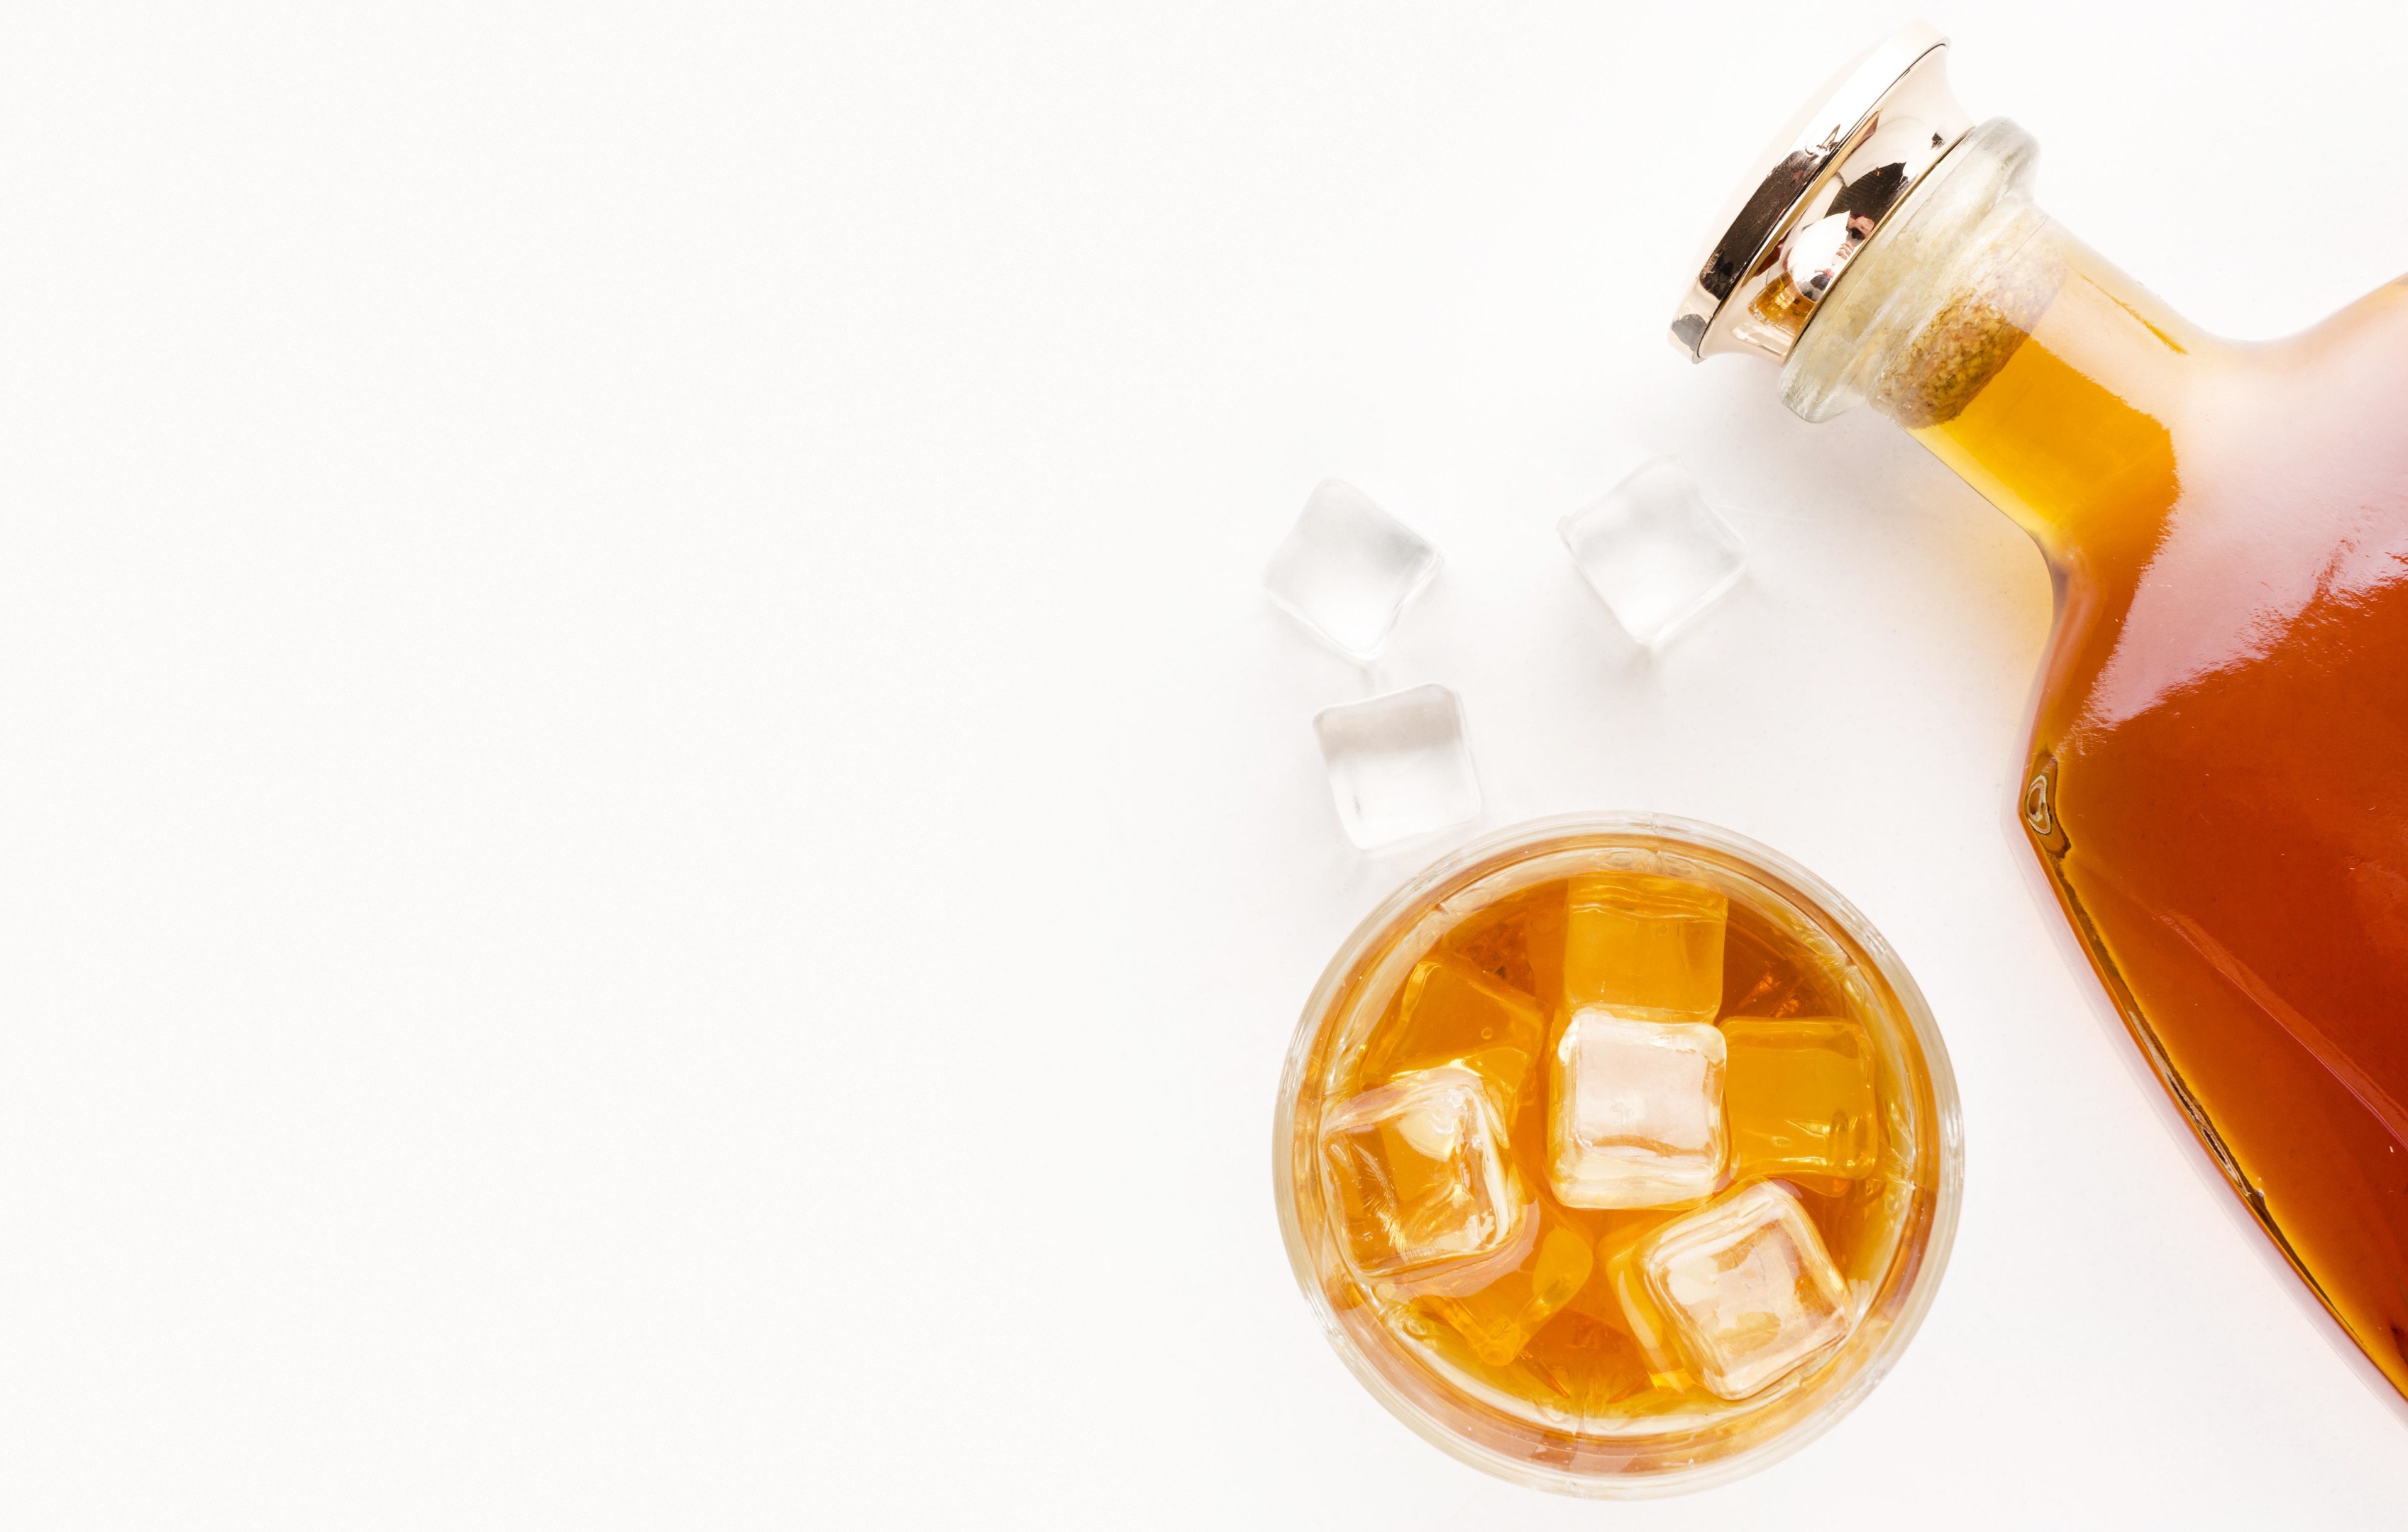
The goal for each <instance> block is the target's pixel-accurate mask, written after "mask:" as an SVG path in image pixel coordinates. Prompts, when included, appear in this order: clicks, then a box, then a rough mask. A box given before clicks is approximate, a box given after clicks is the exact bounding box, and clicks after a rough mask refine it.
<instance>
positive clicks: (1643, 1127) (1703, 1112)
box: [1547, 1007, 1726, 1208]
mask: <svg viewBox="0 0 2408 1532" xmlns="http://www.w3.org/2000/svg"><path fill="white" fill-rule="evenodd" d="M1725 1153H1726V1136H1725V1133H1724V1129H1723V1035H1722V1033H1721V1032H1719V1031H1717V1030H1716V1029H1715V1028H1714V1027H1713V1026H1711V1025H1707V1024H1701V1023H1696V1022H1657V1021H1646V1020H1633V1019H1631V1018H1628V1017H1625V1016H1618V1015H1616V1014H1614V1013H1613V1011H1611V1010H1608V1009H1604V1008H1603V1007H1591V1008H1589V1009H1585V1010H1580V1011H1575V1012H1574V1013H1573V1014H1572V1018H1571V1020H1570V1022H1568V1023H1566V1024H1565V1025H1564V1032H1563V1036H1562V1037H1561V1038H1558V1039H1556V1043H1555V1055H1554V1057H1553V1059H1552V1060H1551V1061H1550V1063H1549V1070H1548V1088H1547V1179H1548V1181H1549V1183H1550V1184H1551V1185H1552V1186H1553V1187H1554V1189H1555V1198H1556V1200H1557V1201H1559V1202H1562V1203H1563V1204H1564V1205H1565V1206H1566V1207H1570V1208H1660V1207H1664V1206H1667V1205H1669V1204H1671V1203H1676V1202H1694V1201H1696V1200H1697V1199H1698V1198H1699V1197H1702V1196H1707V1195H1709V1194H1711V1193H1712V1192H1713V1189H1714V1188H1715V1187H1716V1186H1717V1185H1719V1184H1720V1183H1721V1181H1722V1173H1723V1160H1724V1156H1725Z"/></svg>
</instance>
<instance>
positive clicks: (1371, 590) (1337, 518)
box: [1263, 479, 1439, 660]
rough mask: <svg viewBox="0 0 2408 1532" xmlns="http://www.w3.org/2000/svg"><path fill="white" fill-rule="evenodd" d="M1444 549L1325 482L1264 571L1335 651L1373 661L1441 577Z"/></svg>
mask: <svg viewBox="0 0 2408 1532" xmlns="http://www.w3.org/2000/svg"><path fill="white" fill-rule="evenodd" d="M1438 566H1439V556H1438V550H1437V549H1435V548H1432V547H1431V546H1430V545H1429V544H1428V543H1426V542H1425V541H1423V540H1422V539H1421V537H1419V536H1417V535H1416V534H1415V533H1414V532H1413V530H1412V528H1411V527H1409V526H1406V525H1405V524H1404V523H1401V522H1399V521H1398V520H1397V519H1396V518H1395V517H1393V516H1391V515H1389V514H1388V513H1387V512H1386V511H1384V510H1382V509H1381V508H1379V507H1378V506H1377V505H1375V504H1373V503H1372V501H1371V498H1370V496H1369V495H1367V494H1364V493H1363V492H1362V491H1361V490H1358V489H1356V488H1355V486H1354V485H1352V484H1349V483H1346V482H1344V481H1342V480H1336V479H1325V480H1322V481H1321V483H1320V485H1319V486H1318V487H1317V488H1315V489H1314V490H1313V492H1312V498H1310V499H1308V500H1306V501H1305V503H1304V512H1303V514H1301V515H1299V516H1298V517H1297V519H1296V525H1295V526H1294V527H1292V528H1290V529H1289V531H1288V535H1287V537H1286V540H1284V541H1283V542H1282V543H1281V544H1280V545H1279V550H1278V551H1276V552H1274V553H1272V554H1271V562H1270V564H1269V566H1268V567H1266V568H1265V569H1264V570H1263V588H1264V589H1265V590H1267V591H1269V593H1270V596H1271V599H1272V600H1273V601H1275V602H1277V603H1279V606H1280V608H1281V609H1282V610H1283V611H1285V612H1286V613H1287V614H1288V615H1289V616H1291V617H1293V618H1295V619H1296V620H1297V622H1299V623H1303V624H1304V625H1305V627H1306V629H1307V630H1308V631H1310V632H1311V633H1312V635H1313V636H1314V637H1318V638H1320V639H1321V640H1322V641H1323V642H1324V643H1326V644H1327V645H1329V647H1330V648H1332V649H1335V650H1337V651H1339V652H1340V653H1341V654H1344V655H1347V656H1348V657H1350V658H1352V659H1356V660H1369V659H1370V658H1371V657H1373V656H1374V655H1376V654H1378V653H1379V652H1380V651H1381V649H1382V648H1383V646H1385V645H1386V643H1387V641H1388V635H1389V633H1390V632H1391V631H1392V630H1394V628H1395V627H1396V625H1397V618H1398V615H1399V614H1400V613H1402V612H1403V611H1404V609H1405V607H1406V604H1407V603H1409V602H1411V601H1412V598H1413V597H1414V596H1415V595H1418V594H1420V593H1421V589H1422V587H1423V586H1425V585H1426V584H1428V583H1429V580H1430V577H1431V576H1432V575H1434V574H1436V573H1438Z"/></svg>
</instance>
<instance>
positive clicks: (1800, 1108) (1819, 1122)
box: [1722, 1016, 1881, 1181]
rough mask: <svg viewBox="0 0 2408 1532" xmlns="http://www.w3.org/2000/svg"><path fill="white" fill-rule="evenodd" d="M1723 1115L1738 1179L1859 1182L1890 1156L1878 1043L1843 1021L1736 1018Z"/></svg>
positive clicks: (1728, 1038)
mask: <svg viewBox="0 0 2408 1532" xmlns="http://www.w3.org/2000/svg"><path fill="white" fill-rule="evenodd" d="M1722 1033H1723V1042H1724V1043H1725V1045H1726V1046H1727V1048H1728V1050H1729V1059H1728V1062H1727V1064H1726V1065H1725V1067H1724V1073H1723V1114H1724V1117H1725V1119H1726V1120H1727V1122H1728V1124H1729V1126H1730V1140H1731V1163H1732V1170H1733V1173H1734V1174H1735V1175H1737V1176H1739V1177H1741V1178H1742V1179H1751V1178H1754V1177H1757V1176H1782V1175H1794V1176H1820V1177H1830V1178H1834V1179H1837V1180H1841V1181H1856V1180H1860V1179H1862V1178H1863V1177H1866V1176H1869V1175H1871V1174H1872V1172H1873V1169H1874V1167H1875V1166H1876V1165H1877V1164H1878V1163H1879V1159H1880V1152H1881V1118H1880V1113H1879V1111H1878V1110H1877V1106H1878V1097H1877V1095H1876V1094H1875V1088H1874V1080H1873V1052H1872V1039H1871V1038H1870V1037H1868V1036H1867V1035H1866V1032H1865V1029H1864V1028H1863V1027H1861V1026H1858V1025H1857V1024H1856V1023H1854V1022H1852V1021H1848V1020H1846V1019H1844V1018H1840V1017H1828V1016H1792V1017H1785V1018H1783V1019H1780V1020H1770V1019H1764V1018H1759V1017H1754V1016H1733V1017H1731V1018H1729V1019H1728V1020H1727V1021H1725V1022H1724V1023H1723V1024H1722Z"/></svg>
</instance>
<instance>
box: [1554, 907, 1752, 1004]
mask: <svg viewBox="0 0 2408 1532" xmlns="http://www.w3.org/2000/svg"><path fill="white" fill-rule="evenodd" d="M1729 909H1730V901H1729V900H1728V899H1727V898H1725V897H1724V896H1723V895H1720V894H1718V893H1716V892H1714V891H1713V889H1710V888H1707V887H1705V886H1703V885H1702V884H1699V883H1690V882H1684V881H1681V880H1680V879H1677V878H1659V877H1656V876H1653V875H1651V874H1646V873H1633V872H1598V873H1589V874H1585V875H1584V876H1582V877H1578V878H1575V879H1573V880H1572V881H1571V886H1570V892H1569V895H1567V900H1566V910H1565V921H1564V1002H1565V1004H1566V1005H1568V1006H1570V1007H1573V1008H1578V1007H1581V1006H1610V1007H1612V1008H1613V1009H1615V1010H1618V1011H1622V1012H1624V1013H1626V1014H1629V1013H1637V1012H1644V1013H1646V1014H1647V1015H1649V1016H1652V1017H1654V1018H1655V1019H1656V1020H1658V1021H1668V1022H1670V1021H1682V1022H1711V1021H1713V1019H1714V1012H1716V1011H1717V1010H1719V1009H1722V1000H1723V930H1724V926H1725V924H1726V922H1727V917H1728V914H1729Z"/></svg>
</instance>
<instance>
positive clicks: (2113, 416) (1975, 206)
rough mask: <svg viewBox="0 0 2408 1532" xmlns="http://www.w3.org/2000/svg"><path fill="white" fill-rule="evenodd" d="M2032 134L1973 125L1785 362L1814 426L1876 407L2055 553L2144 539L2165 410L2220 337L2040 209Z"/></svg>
mask: <svg viewBox="0 0 2408 1532" xmlns="http://www.w3.org/2000/svg"><path fill="white" fill-rule="evenodd" d="M2035 154H2036V150H2035V146H2034V145H2033V144H2032V141H2031V139H2030V137H2029V136H2028V135H2026V134H2025V133H2024V132H2023V131H2022V130H2021V129H2020V128H2017V127H2016V126H2015V125H2014V123H2012V122H2005V121H2003V120H1996V121H1993V122H1986V123H1984V124H1983V125H1982V126H1981V127H1979V128H1977V129H1975V130H1974V131H1973V132H1972V133H1971V134H1970V135H1968V136H1967V138H1966V141H1965V142H1964V143H1963V144H1961V145H1959V146H1958V148H1957V150H1956V151H1955V152H1954V153H1952V154H1951V155H1950V156H1949V159H1948V161H1947V162H1944V163H1943V165H1942V167H1941V170H1940V171H1939V172H1936V173H1935V175H1934V178H1933V180H1932V182H1931V183H1929V184H1928V186H1927V187H1926V188H1924V189H1922V190H1921V191H1920V193H1918V199H1917V202H1916V203H1915V204H1914V205H1912V206H1910V207H1909V208H1904V209H1901V212H1900V216H1899V218H1898V219H1896V220H1894V221H1893V224H1894V225H1895V226H1893V227H1885V228H1883V229H1882V230H1881V231H1880V233H1879V234H1878V235H1877V236H1875V237H1874V239H1873V240H1872V241H1871V243H1870V244H1869V245H1868V246H1867V247H1866V249H1865V251H1864V252H1863V253H1862V254H1861V255H1860V256H1859V257H1858V258H1857V260H1856V264H1855V265H1852V266H1851V267H1850V268H1849V270H1848V272H1847V274H1846V276H1845V278H1844V279H1842V282H1841V283H1840V285H1839V287H1838V288H1837V289H1836V290H1835V291H1834V292H1833V293H1832V294H1831V296H1830V298H1829V299H1828V300H1827V302H1826V304H1825V306H1824V308H1823V309H1822V310H1821V311H1820V312H1818V313H1817V314H1816V315H1815V316H1814V322H1813V323H1812V324H1811V325H1809V326H1808V327H1807V330H1806V332H1805V335H1804V336H1802V337H1801V338H1800V340H1799V345H1798V347H1797V349H1796V350H1795V351H1792V353H1791V355H1790V357H1789V360H1788V362H1787V364H1786V365H1785V368H1784V372H1783V379H1782V392H1783V395H1784V397H1785V399H1786V400H1787V401H1788V403H1789V405H1790V408H1793V409H1795V410H1796V411H1797V412H1798V413H1799V414H1800V415H1803V416H1805V417H1806V418H1807V419H1809V420H1822V419H1828V418H1829V417H1830V416H1832V415H1835V414H1838V413H1839V412H1840V411H1841V410H1842V409H1845V408H1849V407H1850V406H1853V405H1856V404H1859V403H1864V404H1870V405H1871V406H1872V407H1873V408H1875V409H1877V410H1879V411H1880V412H1881V413H1883V414H1885V415H1887V416H1889V417H1890V418H1891V419H1892V420H1895V421H1897V422H1899V424H1900V425H1902V426H1904V427H1906V428H1907V430H1909V431H1910V432H1912V433H1913V434H1914V437H1915V438H1916V439H1917V440H1919V441H1921V442H1922V443H1923V444H1924V445H1925V446H1926V447H1927V448H1928V449H1930V451H1932V452H1933V454H1934V455H1936V456H1937V457H1939V458H1940V460H1941V461H1942V462H1943V463H1945V464H1947V465H1949V466H1950V467H1951V468H1953V469H1955V470H1956V472H1957V474H1958V476H1959V477H1961V478H1963V479H1964V480H1966V481H1967V482H1968V483H1970V484H1971V485H1972V486H1973V487H1974V488H1975V489H1977V490H1979V491H1981V492H1982V494H1984V495H1985V496H1986V497H1987V498H1988V499H1989V500H1990V501H1991V503H1992V504H1994V505H1996V506H1997V507H1998V508H2000V510H2003V511H2005V512H2006V513H2007V514H2008V515H2009V516H2010V517H2012V518H2014V521H2015V522H2016V523H2018V524H2020V525H2021V526H2023V527H2024V529H2025V530H2026V531H2028V532H2029V533H2030V534H2031V535H2032V536H2033V537H2034V538H2036V539H2037V540H2038V541H2039V543H2040V544H2041V547H2042V551H2044V552H2045V553H2046V554H2047V555H2048V557H2049V560H2050V562H2051V564H2052V565H2054V566H2057V567H2058V568H2059V569H2063V568H2065V567H2067V566H2071V565H2078V564H2080V563H2082V562H2085V552H2098V551H2104V549H2103V548H2102V547H2101V546H2100V545H2102V544H2104V543H2121V542H2124V541H2126V540H2128V539H2130V538H2135V537H2152V536H2154V535H2155V530H2156V528H2157V526H2158V524H2159V523H2160V522H2161V521H2162V518H2163V515H2164V512H2165V511H2166V509H2167V508H2169V507H2170V506H2171V504H2172V501H2173V496H2174V494H2175V488H2176V485H2175V476H2174V458H2173V442H2172V438H2171V436H2170V434H2169V433H2168V431H2167V429H2166V426H2165V423H2164V422H2166V421H2167V420H2168V419H2170V418H2171V412H2172V408H2173V405H2174V403H2175V400H2176V398H2177V396H2178V395H2179V394H2180V393H2181V392H2182V390H2183V389H2184V388H2185V387H2186V385H2187V383H2188V380H2189V379H2190V377H2191V373H2192V363H2193V359H2194V358H2196V357H2198V356H2200V355H2201V354H2202V353H2203V352H2204V351H2207V350H2208V349H2209V348H2211V347H2213V346H2214V344H2215V343H2214V342H2213V341H2212V340H2210V339H2209V338H2208V337H2206V336H2202V335H2200V334H2199V333H2198V332H2197V331H2195V330H2193V329H2192V328H2191V327H2190V326H2189V325H2188V324H2186V322H2184V321H2183V320H2182V319H2181V318H2180V317H2179V316H2177V315H2175V314H2173V313H2172V312H2171V311H2170V310H2168V309H2167V308H2165V307H2164V306H2163V305H2162V304H2160V303H2159V302H2157V299H2156V298H2155V297H2153V296H2152V295H2151V294H2149V293H2148V292H2147V291H2146V290H2144V289H2143V288H2142V287H2141V286H2140V284H2139V283H2137V282H2135V281H2133V280H2132V279H2130V278H2128V277H2127V276H2125V275H2124V274H2123V273H2122V272H2120V271H2118V270H2116V269H2115V268H2114V266H2112V265H2109V264H2108V263H2107V262H2105V261H2103V260H2101V259H2100V257H2099V256H2098V255H2097V254H2096V253H2095V252H2094V251H2091V250H2089V249H2088V248H2087V247H2086V246H2085V245H2083V244H2082V243H2081V242H2080V241H2079V240H2077V239H2075V238H2073V237H2072V236H2071V235H2070V234H2068V233H2066V232H2065V230H2063V229H2062V228H2060V227H2059V226H2057V224H2056V223H2055V222H2052V221H2051V220H2050V219H2049V218H2048V216H2047V215H2046V214H2045V213H2043V212H2042V211H2041V210H2040V208H2038V207H2036V206H2035V205H2034V204H2033V203H2032V201H2031V198H2030V195H2029V190H2028V188H2029V182H2030V179H2031V170H2032V165H2033V160H2034V158H2035Z"/></svg>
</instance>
